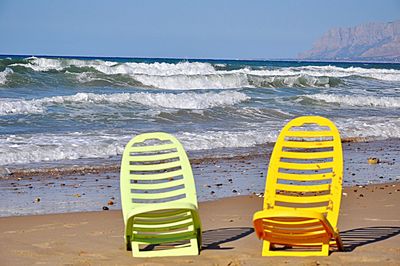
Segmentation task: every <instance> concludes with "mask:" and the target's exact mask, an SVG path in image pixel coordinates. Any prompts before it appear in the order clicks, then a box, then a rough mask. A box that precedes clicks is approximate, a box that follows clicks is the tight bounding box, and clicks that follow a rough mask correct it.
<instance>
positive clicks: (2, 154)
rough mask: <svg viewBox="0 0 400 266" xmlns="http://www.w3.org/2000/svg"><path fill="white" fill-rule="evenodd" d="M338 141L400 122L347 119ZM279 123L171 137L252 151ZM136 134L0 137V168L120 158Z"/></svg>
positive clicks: (203, 146)
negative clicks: (110, 157)
mask: <svg viewBox="0 0 400 266" xmlns="http://www.w3.org/2000/svg"><path fill="white" fill-rule="evenodd" d="M334 122H335V124H336V125H337V126H338V128H339V131H340V133H341V136H342V137H365V138H372V139H385V138H399V137H400V119H399V118H397V119H386V118H357V119H356V118H347V119H344V118H343V119H337V120H335V121H334ZM281 124H282V123H277V124H276V125H275V126H273V125H270V126H272V127H269V128H263V127H262V126H260V125H256V124H254V125H249V126H248V128H247V129H238V130H235V131H229V130H224V131H215V130H210V131H197V132H177V133H175V134H174V135H175V136H176V137H177V138H178V139H179V140H180V141H181V142H182V144H183V146H184V147H185V149H186V150H189V151H194V150H210V149H218V148H240V147H253V146H256V145H259V144H264V143H271V142H275V141H276V138H277V135H278V133H279V127H280V126H281ZM137 133H138V132H126V131H118V130H113V131H111V132H110V131H104V130H103V131H93V132H69V133H65V134H26V135H18V136H17V135H2V136H0V165H7V164H21V163H31V162H44V161H57V160H74V159H80V158H107V157H109V156H116V155H120V154H121V153H122V152H123V149H124V145H125V144H126V143H127V142H128V141H129V139H130V138H131V137H132V136H134V135H136V134H137Z"/></svg>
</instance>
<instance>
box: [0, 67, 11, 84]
mask: <svg viewBox="0 0 400 266" xmlns="http://www.w3.org/2000/svg"><path fill="white" fill-rule="evenodd" d="M12 73H14V71H13V70H12V69H11V68H8V67H7V68H6V69H4V71H1V72H0V85H4V84H5V83H6V82H7V76H8V75H10V74H12Z"/></svg>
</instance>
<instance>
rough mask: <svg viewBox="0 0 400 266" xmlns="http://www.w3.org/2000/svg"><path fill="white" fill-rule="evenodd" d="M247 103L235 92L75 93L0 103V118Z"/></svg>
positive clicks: (194, 107) (240, 93) (2, 101)
mask: <svg viewBox="0 0 400 266" xmlns="http://www.w3.org/2000/svg"><path fill="white" fill-rule="evenodd" d="M248 99H250V97H248V96H247V95H246V94H244V93H242V92H236V91H224V92H220V93H215V92H208V93H193V92H187V93H186V92H183V93H178V94H174V93H148V92H139V93H116V94H95V93H77V94H74V95H70V96H54V97H46V98H41V99H34V100H16V99H0V115H7V114H28V113H42V112H44V111H45V110H46V107H48V106H51V105H63V104H70V103H74V104H88V103H94V104H128V103H138V104H143V105H147V106H150V107H156V108H157V107H162V108H174V109H208V108H213V107H218V106H228V105H234V104H237V103H240V102H243V101H246V100H248Z"/></svg>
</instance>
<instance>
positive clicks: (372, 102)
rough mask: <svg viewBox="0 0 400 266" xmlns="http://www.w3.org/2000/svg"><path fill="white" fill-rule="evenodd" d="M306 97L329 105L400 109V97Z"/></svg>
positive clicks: (319, 95) (317, 95)
mask: <svg viewBox="0 0 400 266" xmlns="http://www.w3.org/2000/svg"><path fill="white" fill-rule="evenodd" d="M304 97H307V98H310V99H313V100H317V101H324V102H328V103H337V104H339V105H346V106H366V107H382V108H399V107H400V97H386V96H384V97H377V96H357V95H336V94H314V95H306V96H304Z"/></svg>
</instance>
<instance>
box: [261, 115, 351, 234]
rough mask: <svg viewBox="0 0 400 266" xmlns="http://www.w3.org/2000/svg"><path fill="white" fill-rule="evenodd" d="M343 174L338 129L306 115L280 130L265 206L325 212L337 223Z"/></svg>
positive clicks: (331, 124)
mask: <svg viewBox="0 0 400 266" xmlns="http://www.w3.org/2000/svg"><path fill="white" fill-rule="evenodd" d="M342 178H343V154H342V144H341V140H340V135H339V131H338V130H337V128H336V126H335V125H334V124H333V123H332V122H331V121H330V120H328V119H326V118H323V117H320V116H303V117H298V118H295V119H293V120H292V121H290V122H289V123H288V124H287V125H286V126H285V127H284V128H283V129H282V131H281V133H280V134H279V136H278V139H277V142H276V144H275V147H274V150H273V152H272V155H271V161H270V163H269V167H268V175H267V184H266V191H265V198H264V209H271V208H273V209H281V210H285V209H286V210H287V209H294V208H296V209H297V210H312V211H317V212H322V213H324V214H325V215H326V217H327V219H328V220H329V222H330V223H331V225H332V226H336V224H337V220H338V216H339V208H340V200H341V193H342Z"/></svg>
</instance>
